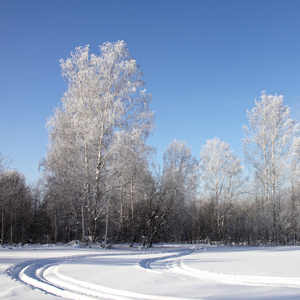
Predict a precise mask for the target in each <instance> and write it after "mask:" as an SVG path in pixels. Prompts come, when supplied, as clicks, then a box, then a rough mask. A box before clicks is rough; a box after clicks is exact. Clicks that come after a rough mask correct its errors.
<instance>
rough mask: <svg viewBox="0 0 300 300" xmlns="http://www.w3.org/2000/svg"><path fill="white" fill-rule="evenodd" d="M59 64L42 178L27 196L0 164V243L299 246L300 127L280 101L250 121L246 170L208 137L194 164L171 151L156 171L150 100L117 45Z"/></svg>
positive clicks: (180, 147) (263, 102) (184, 149)
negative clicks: (59, 89)
mask: <svg viewBox="0 0 300 300" xmlns="http://www.w3.org/2000/svg"><path fill="white" fill-rule="evenodd" d="M60 64H61V68H62V74H63V76H64V77H65V78H66V79H67V81H68V90H67V92H66V93H65V94H64V96H63V98H62V100H61V105H60V106H59V107H57V108H56V109H55V111H54V112H53V115H52V116H51V117H50V118H49V120H48V122H47V128H48V132H49V146H48V149H47V155H46V157H45V158H44V159H43V160H42V162H41V168H42V169H43V175H42V178H41V179H40V181H39V182H38V183H37V184H36V185H35V186H28V185H27V184H26V179H25V177H24V176H23V175H22V174H21V173H19V172H18V171H16V170H11V169H10V167H9V165H10V162H9V159H8V158H7V157H4V156H3V155H2V156H0V205H1V243H10V244H12V243H19V242H23V243H26V242H28V241H29V242H42V243H47V242H54V243H57V242H69V241H71V240H86V239H90V240H91V241H93V242H101V243H103V244H104V245H107V244H108V243H114V242H126V243H130V244H133V243H136V242H138V243H143V244H144V245H148V246H151V245H152V243H153V242H191V243H194V242H207V243H208V242H209V243H223V244H243V245H259V244H264V245H266V244H270V245H284V244H298V243H299V239H300V218H299V217H300V137H299V124H298V123H296V122H295V121H293V120H292V119H291V117H290V109H289V107H288V106H286V105H284V104H283V96H278V95H267V94H266V93H265V92H262V95H261V98H260V99H259V100H257V101H255V103H254V107H253V109H252V110H251V111H248V112H247V117H248V124H247V125H245V126H244V127H243V132H244V138H243V149H244V156H245V160H244V162H243V161H242V160H241V159H240V158H238V157H237V156H236V155H235V154H234V152H233V151H232V150H231V148H230V145H229V144H228V143H227V142H225V141H221V140H220V139H219V138H217V137H215V138H212V139H210V140H208V141H206V144H205V145H204V146H203V147H202V149H201V151H200V154H199V157H198V158H196V157H194V156H193V155H192V151H191V148H190V147H189V146H188V145H187V144H186V142H185V141H178V140H174V141H172V142H171V143H170V144H169V146H168V147H167V149H166V151H165V153H164V156H163V163H162V166H158V165H157V164H156V163H155V149H154V148H153V147H151V146H149V145H148V144H147V138H148V136H149V135H150V134H151V133H152V131H153V129H154V125H155V122H154V114H153V112H152V111H151V109H150V103H151V95H150V94H148V93H147V91H146V89H145V83H144V81H143V79H142V77H143V73H142V72H141V70H140V66H139V65H138V64H137V62H136V61H135V60H134V59H133V58H132V57H131V56H130V54H129V51H128V49H127V46H126V44H125V43H124V41H118V42H115V43H110V42H107V43H105V44H103V45H101V46H100V55H99V56H97V55H94V54H90V51H89V46H85V47H78V48H76V49H75V51H74V52H71V56H70V57H69V58H68V59H66V60H61V61H60ZM243 163H245V165H248V166H249V168H250V169H251V175H250V177H249V178H248V177H245V176H244V173H243Z"/></svg>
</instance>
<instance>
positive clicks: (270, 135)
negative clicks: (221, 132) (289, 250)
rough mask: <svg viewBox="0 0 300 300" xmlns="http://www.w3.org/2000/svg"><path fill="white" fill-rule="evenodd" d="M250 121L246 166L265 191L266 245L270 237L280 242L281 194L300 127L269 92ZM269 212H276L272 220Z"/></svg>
mask: <svg viewBox="0 0 300 300" xmlns="http://www.w3.org/2000/svg"><path fill="white" fill-rule="evenodd" d="M247 117H248V123H249V125H248V126H244V127H243V131H244V139H243V147H244V153H245V158H246V162H247V163H248V164H249V165H250V166H252V167H253V169H254V171H255V179H256V181H257V183H259V184H260V188H261V197H260V199H261V205H262V210H263V215H264V222H263V223H264V228H263V232H264V233H263V239H264V242H266V239H267V236H269V238H270V239H271V240H273V241H276V240H277V239H278V221H277V220H278V214H279V212H280V206H281V203H280V191H281V189H282V188H283V187H284V186H285V185H286V184H287V182H288V179H289V173H290V159H291V149H292V143H293V140H294V138H295V136H296V135H297V132H298V131H299V125H298V124H296V122H295V121H293V120H292V119H291V117H290V108H289V107H288V106H287V105H283V96H282V95H280V96H278V95H277V94H275V95H267V94H266V93H265V92H262V95H261V98H260V101H255V106H254V108H253V109H252V110H251V111H247ZM268 207H269V208H270V209H268ZM267 210H268V211H271V212H272V213H271V215H270V216H267ZM270 218H271V219H270ZM269 225H271V226H269ZM268 232H269V234H268Z"/></svg>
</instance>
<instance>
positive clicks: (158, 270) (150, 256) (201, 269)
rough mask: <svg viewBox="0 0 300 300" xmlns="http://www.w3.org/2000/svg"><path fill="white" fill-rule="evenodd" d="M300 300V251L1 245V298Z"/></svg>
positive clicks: (192, 246) (240, 248) (186, 246)
mask: <svg viewBox="0 0 300 300" xmlns="http://www.w3.org/2000/svg"><path fill="white" fill-rule="evenodd" d="M57 296H60V297H62V299H300V247H276V248H275V247H273V248H268V247H265V248H251V247H213V246H206V245H160V246H158V245H156V246H154V248H152V249H138V248H129V247H128V246H126V245H123V246H114V247H113V248H112V249H108V250H103V249H100V248H98V247H97V248H96V247H95V248H87V249H86V248H72V247H70V246H62V245H61V246H57V245H56V246H54V245H46V246H34V245H33V246H24V247H14V248H9V247H5V248H0V299H14V300H15V299H49V300H51V299H57Z"/></svg>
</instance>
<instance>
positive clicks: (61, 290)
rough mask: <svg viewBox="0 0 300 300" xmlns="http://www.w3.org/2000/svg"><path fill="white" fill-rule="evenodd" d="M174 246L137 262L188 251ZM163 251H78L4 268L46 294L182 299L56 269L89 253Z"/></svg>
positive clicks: (121, 299)
mask: <svg viewBox="0 0 300 300" xmlns="http://www.w3.org/2000/svg"><path fill="white" fill-rule="evenodd" d="M178 251H179V250H175V251H174V252H176V254H172V255H167V256H162V257H159V258H151V259H146V260H142V261H141V262H140V264H141V266H143V267H145V268H150V264H151V263H153V262H154V261H158V260H164V259H167V258H171V257H173V258H174V257H175V258H176V257H180V256H182V255H187V254H188V253H191V252H189V251H184V252H182V250H181V252H179V253H178ZM163 253H164V254H166V253H170V252H169V251H167V252H160V253H157V252H142V253H135V252H129V253H128V252H126V253H107V254H87V255H77V256H68V257H61V258H47V259H39V260H31V261H25V262H23V263H20V264H18V265H14V266H11V267H10V268H8V269H7V270H6V272H5V273H6V275H7V276H9V277H11V278H12V279H13V280H16V281H18V282H20V283H23V284H26V285H27V286H29V287H30V288H32V289H39V290H41V291H43V292H45V293H46V294H51V295H53V296H57V297H64V298H68V299H78V300H85V299H112V300H130V299H131V300H132V299H144V300H157V299H161V300H164V299H165V300H171V299H181V298H174V297H167V296H159V295H155V296H152V295H146V294H140V293H134V292H128V291H124V290H117V289H112V288H107V287H104V286H100V285H96V284H93V283H89V282H85V281H81V280H77V279H74V278H71V277H68V276H65V275H63V274H61V273H60V272H59V271H58V268H59V265H60V264H63V263H66V262H72V261H77V260H82V259H85V258H92V257H103V256H124V255H143V254H148V255H149V254H163Z"/></svg>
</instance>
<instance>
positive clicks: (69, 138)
mask: <svg viewBox="0 0 300 300" xmlns="http://www.w3.org/2000/svg"><path fill="white" fill-rule="evenodd" d="M61 68H62V72H63V75H64V76H65V77H66V78H67V80H68V83H69V88H68V91H67V92H66V93H65V95H64V97H63V98H62V107H59V108H57V109H56V110H55V112H54V115H53V116H52V117H51V118H50V119H49V121H48V128H49V139H50V146H49V148H48V153H47V159H46V162H45V168H46V170H47V171H48V172H49V174H50V175H51V177H58V178H59V180H56V181H57V182H60V183H61V184H62V185H65V184H66V183H67V184H68V185H71V186H73V190H74V195H72V196H71V197H73V198H74V197H76V198H77V201H79V202H80V207H81V208H80V210H81V212H80V214H81V224H82V234H83V235H91V236H95V235H96V234H97V230H98V227H97V226H98V222H99V218H101V217H102V216H103V214H104V213H105V208H106V204H107V201H106V200H107V199H106V198H107V195H108V194H111V191H112V189H113V184H114V183H115V182H116V181H115V180H112V177H113V176H115V175H116V174H115V172H114V169H113V168H111V165H112V160H113V158H114V156H115V152H116V151H117V150H120V147H118V145H119V142H118V138H119V137H120V134H119V133H120V132H125V133H126V135H127V136H128V135H134V134H137V132H138V133H139V135H140V137H141V139H143V140H145V139H146V138H147V136H148V134H149V133H150V132H151V130H152V126H153V113H152V112H151V111H150V108H149V105H150V101H151V96H150V95H149V94H147V93H146V90H145V89H144V82H143V81H142V72H141V71H140V68H139V66H138V65H137V62H136V61H135V60H134V59H133V58H131V57H130V55H129V52H128V49H127V46H126V44H125V43H124V41H118V42H116V43H109V42H108V43H105V44H103V45H102V46H100V55H99V56H97V55H94V54H92V55H90V54H89V46H85V47H78V48H76V50H75V52H74V53H71V57H70V58H68V59H67V60H66V61H64V60H61ZM74 187H76V188H75V189H74Z"/></svg>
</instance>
